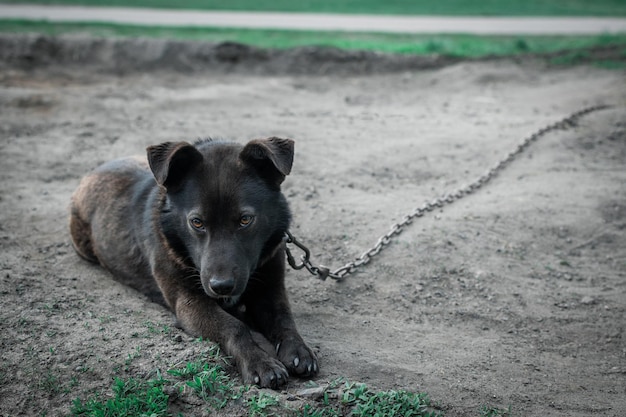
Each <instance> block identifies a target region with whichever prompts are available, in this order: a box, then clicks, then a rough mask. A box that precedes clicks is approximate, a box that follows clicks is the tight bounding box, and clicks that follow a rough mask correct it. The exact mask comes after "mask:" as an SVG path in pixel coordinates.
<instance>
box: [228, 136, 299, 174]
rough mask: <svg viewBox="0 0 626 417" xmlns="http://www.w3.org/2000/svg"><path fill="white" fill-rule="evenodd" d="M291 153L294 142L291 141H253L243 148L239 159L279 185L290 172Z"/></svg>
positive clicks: (269, 139) (268, 139)
mask: <svg viewBox="0 0 626 417" xmlns="http://www.w3.org/2000/svg"><path fill="white" fill-rule="evenodd" d="M293 151H294V141H293V140H291V139H281V138H276V137H271V138H267V139H255V140H252V141H250V142H248V144H247V145H246V146H244V148H243V150H242V151H241V154H240V158H241V159H242V160H243V161H244V162H248V163H250V164H252V165H253V166H255V167H256V168H257V169H259V170H260V172H261V174H262V175H266V176H269V177H270V179H271V180H273V181H274V182H275V183H276V184H277V185H280V184H281V183H282V182H283V181H284V180H285V176H287V175H289V173H290V172H291V166H292V165H293Z"/></svg>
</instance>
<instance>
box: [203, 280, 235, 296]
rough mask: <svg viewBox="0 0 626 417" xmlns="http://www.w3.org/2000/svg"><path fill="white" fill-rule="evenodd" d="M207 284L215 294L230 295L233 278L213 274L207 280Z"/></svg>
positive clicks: (232, 288)
mask: <svg viewBox="0 0 626 417" xmlns="http://www.w3.org/2000/svg"><path fill="white" fill-rule="evenodd" d="M209 286H210V287H211V290H213V292H215V294H217V295H230V294H231V293H232V292H233V290H234V289H235V280H234V279H232V278H222V277H219V276H213V277H211V279H210V280H209Z"/></svg>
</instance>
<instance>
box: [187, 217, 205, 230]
mask: <svg viewBox="0 0 626 417" xmlns="http://www.w3.org/2000/svg"><path fill="white" fill-rule="evenodd" d="M189 224H190V225H191V227H193V228H194V229H196V230H204V222H203V221H202V220H200V219H199V218H197V217H194V218H192V219H189Z"/></svg>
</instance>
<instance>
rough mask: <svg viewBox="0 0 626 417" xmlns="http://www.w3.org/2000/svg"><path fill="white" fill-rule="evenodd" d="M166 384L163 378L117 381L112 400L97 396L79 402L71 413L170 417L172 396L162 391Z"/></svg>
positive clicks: (102, 415)
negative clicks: (169, 403) (168, 408)
mask: <svg viewBox="0 0 626 417" xmlns="http://www.w3.org/2000/svg"><path fill="white" fill-rule="evenodd" d="M165 382H166V381H165V380H164V379H162V378H160V377H159V378H157V379H152V380H149V381H140V380H136V379H133V378H130V379H127V380H122V379H119V378H115V381H114V382H113V398H109V399H106V400H104V399H101V398H100V396H99V395H97V394H96V395H94V396H93V397H91V398H89V399H88V400H87V401H85V402H83V401H81V400H80V399H76V400H74V403H73V404H72V408H71V413H72V415H73V416H90V417H105V416H107V417H108V416H116V417H136V416H154V417H159V416H168V415H169V413H168V410H167V405H168V400H169V396H168V395H167V394H165V393H164V392H163V385H164V384H165Z"/></svg>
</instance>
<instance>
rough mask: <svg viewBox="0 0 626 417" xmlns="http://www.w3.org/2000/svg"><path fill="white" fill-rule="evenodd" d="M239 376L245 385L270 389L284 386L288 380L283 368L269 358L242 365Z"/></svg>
mask: <svg viewBox="0 0 626 417" xmlns="http://www.w3.org/2000/svg"><path fill="white" fill-rule="evenodd" d="M241 376H242V378H243V381H244V383H245V384H254V385H258V386H259V387H261V388H272V389H277V388H279V387H281V386H283V385H285V384H286V383H287V380H288V379H289V373H288V372H287V369H286V368H285V366H284V365H283V364H282V363H281V362H280V361H279V360H277V359H274V358H272V357H269V356H268V357H266V358H262V359H261V358H259V359H257V360H254V361H251V362H250V363H247V364H244V365H243V366H242V367H241Z"/></svg>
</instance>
